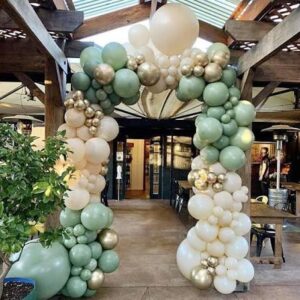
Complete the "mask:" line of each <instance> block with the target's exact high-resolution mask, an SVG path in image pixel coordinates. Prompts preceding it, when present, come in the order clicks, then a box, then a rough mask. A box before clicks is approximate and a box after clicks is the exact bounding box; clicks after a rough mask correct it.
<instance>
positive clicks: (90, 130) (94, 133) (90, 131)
mask: <svg viewBox="0 0 300 300" xmlns="http://www.w3.org/2000/svg"><path fill="white" fill-rule="evenodd" d="M89 133H90V134H91V135H96V133H97V127H95V126H91V127H89Z"/></svg>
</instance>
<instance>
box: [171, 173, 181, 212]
mask: <svg viewBox="0 0 300 300" xmlns="http://www.w3.org/2000/svg"><path fill="white" fill-rule="evenodd" d="M178 189H179V184H178V181H177V180H176V179H174V178H173V179H172V186H171V196H170V205H171V206H172V207H173V208H175V205H176V197H177V195H178Z"/></svg>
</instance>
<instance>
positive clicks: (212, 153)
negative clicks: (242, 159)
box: [200, 145, 219, 165]
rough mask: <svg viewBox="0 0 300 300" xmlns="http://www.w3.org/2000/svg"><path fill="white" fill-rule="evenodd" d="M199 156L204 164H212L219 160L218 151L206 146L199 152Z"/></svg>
mask: <svg viewBox="0 0 300 300" xmlns="http://www.w3.org/2000/svg"><path fill="white" fill-rule="evenodd" d="M200 156H201V158H202V160H203V161H204V162H205V163H206V164H209V165H210V164H214V163H215V162H217V161H218V159H219V150H218V149H217V148H215V147H213V146H210V145H208V146H206V147H204V148H203V149H202V150H201V151H200Z"/></svg>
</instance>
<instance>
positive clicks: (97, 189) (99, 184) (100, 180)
mask: <svg viewBox="0 0 300 300" xmlns="http://www.w3.org/2000/svg"><path fill="white" fill-rule="evenodd" d="M105 184H106V181H105V178H104V177H103V176H102V175H98V176H97V177H96V181H95V183H94V184H93V187H92V188H91V189H90V190H89V192H90V193H92V194H100V193H101V192H102V191H103V190H104V188H105Z"/></svg>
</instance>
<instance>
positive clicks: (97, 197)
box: [90, 194, 100, 203]
mask: <svg viewBox="0 0 300 300" xmlns="http://www.w3.org/2000/svg"><path fill="white" fill-rule="evenodd" d="M90 202H91V203H98V202H99V203H100V195H99V194H90Z"/></svg>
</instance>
